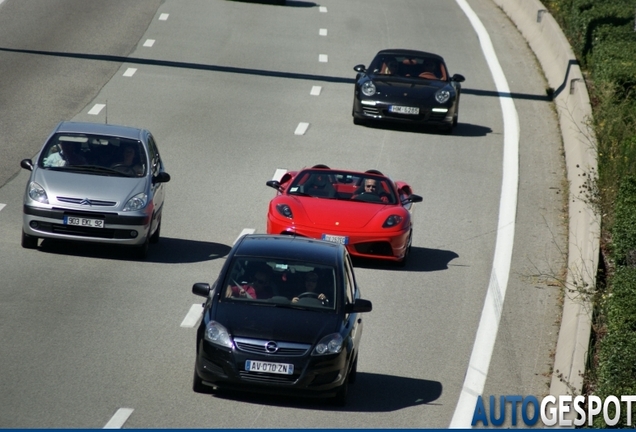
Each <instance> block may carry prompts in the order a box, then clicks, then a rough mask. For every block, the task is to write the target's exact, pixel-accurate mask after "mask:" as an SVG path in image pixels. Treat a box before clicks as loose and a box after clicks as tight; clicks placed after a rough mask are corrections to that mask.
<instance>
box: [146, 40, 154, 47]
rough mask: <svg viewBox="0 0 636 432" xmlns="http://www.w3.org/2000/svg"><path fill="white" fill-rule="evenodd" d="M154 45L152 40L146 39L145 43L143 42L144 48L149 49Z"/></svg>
mask: <svg viewBox="0 0 636 432" xmlns="http://www.w3.org/2000/svg"><path fill="white" fill-rule="evenodd" d="M154 44H155V40H154V39H146V42H144V46H145V47H151V46H153V45H154Z"/></svg>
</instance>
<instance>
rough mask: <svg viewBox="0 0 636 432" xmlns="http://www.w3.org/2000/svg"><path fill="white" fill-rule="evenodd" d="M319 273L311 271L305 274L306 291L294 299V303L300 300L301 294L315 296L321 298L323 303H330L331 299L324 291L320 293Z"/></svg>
mask: <svg viewBox="0 0 636 432" xmlns="http://www.w3.org/2000/svg"><path fill="white" fill-rule="evenodd" d="M317 288H318V274H317V273H315V272H309V273H307V274H306V275H305V292H303V293H301V294H300V295H299V296H298V297H294V298H293V299H292V303H296V302H297V301H298V300H300V296H303V297H313V298H317V299H318V300H320V301H321V302H322V303H323V304H325V303H328V302H329V299H328V298H327V296H326V295H325V294H324V293H318V292H317V291H318V290H317Z"/></svg>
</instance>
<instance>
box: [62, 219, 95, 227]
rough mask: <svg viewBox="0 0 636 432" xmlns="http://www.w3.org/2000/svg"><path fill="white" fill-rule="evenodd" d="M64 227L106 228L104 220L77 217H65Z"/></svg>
mask: <svg viewBox="0 0 636 432" xmlns="http://www.w3.org/2000/svg"><path fill="white" fill-rule="evenodd" d="M64 225H72V226H83V227H89V228H104V221H103V220H102V219H88V218H83V217H76V216H64Z"/></svg>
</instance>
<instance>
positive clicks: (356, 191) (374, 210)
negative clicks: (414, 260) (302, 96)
mask: <svg viewBox="0 0 636 432" xmlns="http://www.w3.org/2000/svg"><path fill="white" fill-rule="evenodd" d="M267 186H270V187H272V188H274V189H276V191H277V194H276V196H275V197H274V198H273V199H272V200H271V201H270V203H269V213H268V215H267V233H268V234H291V235H299V236H304V237H311V238H316V239H322V240H327V241H331V242H336V243H341V244H343V245H345V246H346V247H347V249H348V250H349V253H350V254H351V255H353V256H358V257H365V258H374V259H382V260H389V261H396V262H398V263H400V264H404V263H406V258H407V257H408V254H409V250H410V248H411V239H412V234H413V233H412V229H413V228H412V223H411V213H412V208H411V207H412V204H413V203H416V202H421V201H422V197H421V196H419V195H415V194H414V193H413V192H412V190H411V187H410V186H409V185H408V184H407V183H405V182H401V181H397V182H393V181H392V180H391V179H389V178H388V177H386V176H384V175H383V174H382V173H381V172H379V171H376V170H369V171H366V172H357V171H345V170H335V169H330V168H328V167H327V166H325V165H316V166H314V167H312V168H306V169H303V170H300V171H288V172H287V173H285V174H284V175H283V176H282V177H281V179H280V181H278V180H269V181H268V182H267Z"/></svg>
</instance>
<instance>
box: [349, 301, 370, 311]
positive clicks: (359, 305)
mask: <svg viewBox="0 0 636 432" xmlns="http://www.w3.org/2000/svg"><path fill="white" fill-rule="evenodd" d="M372 309H373V304H372V303H371V301H370V300H364V299H357V300H356V301H354V302H353V303H348V304H347V305H346V307H345V312H346V313H352V312H371V310H372Z"/></svg>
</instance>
